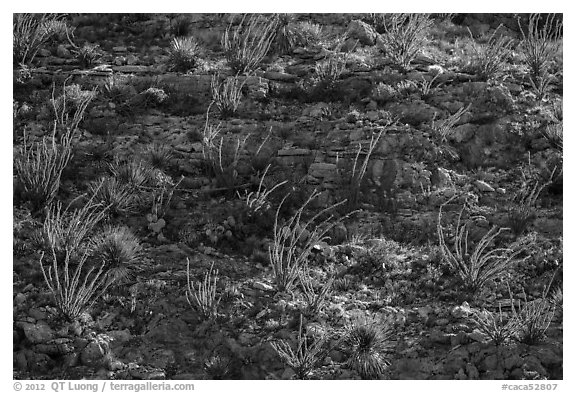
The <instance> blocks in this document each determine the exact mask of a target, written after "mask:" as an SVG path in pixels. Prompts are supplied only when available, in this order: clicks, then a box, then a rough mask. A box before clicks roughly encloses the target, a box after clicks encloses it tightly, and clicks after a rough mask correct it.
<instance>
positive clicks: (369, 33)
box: [348, 19, 378, 45]
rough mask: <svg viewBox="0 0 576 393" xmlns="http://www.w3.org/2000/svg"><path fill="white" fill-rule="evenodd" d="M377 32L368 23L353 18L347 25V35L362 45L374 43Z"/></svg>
mask: <svg viewBox="0 0 576 393" xmlns="http://www.w3.org/2000/svg"><path fill="white" fill-rule="evenodd" d="M377 36H378V33H377V32H376V31H375V30H374V28H373V27H372V26H370V25H369V24H368V23H365V22H362V21H361V20H358V19H355V20H353V21H351V22H350V24H349V25H348V37H350V38H354V39H357V40H358V41H359V42H360V43H361V44H362V45H375V44H376V37H377Z"/></svg>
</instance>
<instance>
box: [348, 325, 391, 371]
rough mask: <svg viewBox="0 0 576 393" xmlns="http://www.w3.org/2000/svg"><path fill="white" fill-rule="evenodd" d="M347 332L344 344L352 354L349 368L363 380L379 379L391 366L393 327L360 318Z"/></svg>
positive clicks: (349, 326) (349, 359)
mask: <svg viewBox="0 0 576 393" xmlns="http://www.w3.org/2000/svg"><path fill="white" fill-rule="evenodd" d="M346 330H347V331H346V336H345V340H344V342H345V343H346V344H347V346H348V348H349V352H350V357H349V358H348V361H347V364H348V366H350V367H351V368H352V369H354V370H356V371H357V372H358V374H360V377H361V378H362V379H376V378H378V377H379V376H380V375H382V373H383V372H384V371H385V370H386V369H387V368H388V366H389V365H390V363H389V361H388V359H387V352H388V351H389V350H390V340H391V338H392V329H391V327H390V326H389V324H388V323H386V322H384V321H378V320H376V319H369V318H366V317H359V318H357V319H356V320H354V321H353V322H352V323H351V324H349V325H348V326H347V329H346Z"/></svg>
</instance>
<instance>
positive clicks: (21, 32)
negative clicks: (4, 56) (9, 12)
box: [12, 14, 62, 66]
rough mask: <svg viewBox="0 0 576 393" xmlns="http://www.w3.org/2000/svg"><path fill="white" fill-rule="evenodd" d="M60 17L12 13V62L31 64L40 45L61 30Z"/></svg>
mask: <svg viewBox="0 0 576 393" xmlns="http://www.w3.org/2000/svg"><path fill="white" fill-rule="evenodd" d="M61 17H62V16H59V15H57V14H14V16H13V22H12V49H13V58H12V60H13V64H14V65H18V64H23V65H25V66H29V65H31V64H32V61H33V60H34V58H35V57H36V54H37V53H38V51H39V50H40V49H41V47H42V46H43V45H45V44H46V43H47V42H48V41H49V40H50V39H51V38H52V37H53V36H54V35H55V34H57V33H58V32H59V31H60V30H61V27H62V25H61V23H59V22H61V21H60V18H61Z"/></svg>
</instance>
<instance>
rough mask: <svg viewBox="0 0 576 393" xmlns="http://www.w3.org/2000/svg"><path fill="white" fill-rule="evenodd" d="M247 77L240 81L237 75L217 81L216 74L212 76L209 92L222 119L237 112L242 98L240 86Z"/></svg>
mask: <svg viewBox="0 0 576 393" xmlns="http://www.w3.org/2000/svg"><path fill="white" fill-rule="evenodd" d="M246 81H247V79H244V81H243V82H240V79H239V78H238V76H231V77H228V78H226V79H224V81H222V82H218V78H217V77H216V75H213V76H212V81H211V82H210V92H211V94H212V101H213V102H214V104H215V105H216V107H217V108H218V110H219V111H220V116H221V117H222V118H224V119H226V118H229V117H231V116H234V115H235V114H236V113H237V112H238V107H239V106H240V101H241V100H242V88H243V87H244V85H245V84H246Z"/></svg>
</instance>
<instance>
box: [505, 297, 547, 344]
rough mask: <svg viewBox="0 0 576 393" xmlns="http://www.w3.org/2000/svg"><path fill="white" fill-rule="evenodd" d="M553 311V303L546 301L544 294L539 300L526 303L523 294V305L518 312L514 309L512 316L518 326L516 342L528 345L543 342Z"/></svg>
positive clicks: (526, 299) (526, 300)
mask: <svg viewBox="0 0 576 393" xmlns="http://www.w3.org/2000/svg"><path fill="white" fill-rule="evenodd" d="M555 311H556V305H555V303H554V302H550V301H549V300H548V299H546V296H545V294H544V295H543V296H542V297H541V298H538V299H534V300H532V301H528V298H527V296H526V293H525V292H524V302H523V304H521V305H520V307H519V310H518V311H516V310H515V309H514V315H515V318H516V319H517V321H518V324H519V329H518V336H517V340H518V341H519V342H521V343H524V344H529V345H532V344H537V343H539V342H541V341H542V340H544V338H545V337H546V331H547V330H548V327H549V326H550V323H551V322H552V319H553V318H554V313H555Z"/></svg>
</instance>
